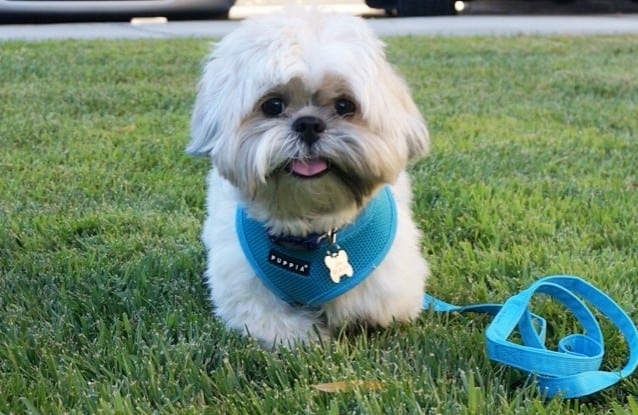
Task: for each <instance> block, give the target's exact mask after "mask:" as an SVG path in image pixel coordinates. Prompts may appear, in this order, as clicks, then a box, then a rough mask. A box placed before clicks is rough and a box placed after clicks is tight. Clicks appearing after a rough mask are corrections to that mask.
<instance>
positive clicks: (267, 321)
mask: <svg viewBox="0 0 638 415" xmlns="http://www.w3.org/2000/svg"><path fill="white" fill-rule="evenodd" d="M255 306H256V304H255V303H253V308H252V309H251V312H250V313H245V314H244V313H241V314H240V313H237V312H236V311H237V310H235V312H234V313H232V314H226V313H224V312H223V311H229V310H219V309H218V310H217V314H218V315H219V317H221V318H222V320H224V322H225V324H226V327H227V328H229V329H232V330H235V331H237V332H239V333H242V334H244V335H247V336H249V337H252V338H254V339H256V340H257V341H258V342H259V344H260V345H262V346H263V347H264V348H266V349H271V348H278V347H289V348H294V347H295V346H296V345H300V344H306V343H312V342H317V341H321V340H324V339H327V338H329V337H330V332H329V330H328V329H327V328H326V325H325V324H323V323H322V322H321V321H320V319H319V318H318V316H317V313H315V312H313V311H310V310H304V309H298V308H294V307H291V306H289V305H288V304H285V305H283V304H279V305H278V306H275V307H260V309H259V310H256V309H255Z"/></svg>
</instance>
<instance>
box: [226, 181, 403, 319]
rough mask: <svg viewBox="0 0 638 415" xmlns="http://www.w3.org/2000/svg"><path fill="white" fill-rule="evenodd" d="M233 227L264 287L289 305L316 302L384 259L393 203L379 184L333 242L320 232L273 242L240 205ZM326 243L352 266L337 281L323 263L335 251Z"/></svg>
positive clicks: (389, 239) (355, 282) (327, 298)
mask: <svg viewBox="0 0 638 415" xmlns="http://www.w3.org/2000/svg"><path fill="white" fill-rule="evenodd" d="M235 227H236V229H237V234H238V236H239V242H240V244H241V247H242V250H243V251H244V255H245V256H246V259H247V260H248V262H249V263H250V265H251V266H252V268H253V270H254V271H255V273H256V274H257V276H258V277H259V278H260V279H261V281H262V282H263V283H264V285H266V287H268V288H269V289H270V290H271V291H272V292H273V293H275V294H276V295H277V296H278V297H279V298H281V299H282V300H284V301H286V302H288V303H290V304H294V305H304V306H308V307H318V306H320V305H321V304H324V303H326V302H328V301H330V300H332V299H333V298H335V297H337V296H339V295H341V294H343V293H345V292H347V291H349V290H351V289H352V288H354V287H355V286H356V285H358V284H359V283H361V282H362V281H363V280H364V279H366V277H368V276H369V275H370V274H371V273H372V271H373V270H374V269H375V268H376V267H377V266H378V265H379V264H380V263H381V261H383V258H385V256H386V254H387V253H388V250H389V249H390V247H391V246H392V242H393V241H394V235H395V233H396V229H397V215H396V205H395V202H394V198H393V196H392V193H391V192H390V189H389V188H388V187H387V186H386V187H384V188H383V189H381V190H380V191H379V192H378V193H377V194H376V195H375V197H374V198H372V200H371V201H370V202H369V203H368V204H367V205H366V207H365V209H363V211H362V212H361V213H360V214H359V216H358V217H357V219H356V220H355V221H354V222H353V223H351V224H349V225H347V226H345V227H343V228H341V229H339V230H338V231H337V232H336V234H335V235H333V237H334V236H336V237H337V239H336V241H330V238H329V237H328V235H325V237H324V236H320V237H319V238H316V239H317V240H319V242H316V243H306V242H303V243H301V242H299V243H296V244H290V243H289V242H290V241H289V240H287V241H286V242H288V243H281V244H278V243H277V242H273V239H274V240H277V238H273V237H272V235H270V234H269V233H268V229H266V228H265V227H264V225H263V224H262V223H260V222H257V221H256V220H254V219H252V218H250V217H248V216H247V215H246V212H245V210H244V209H243V208H242V207H241V206H240V207H238V208H237V214H236V223H235ZM331 242H335V243H336V244H338V248H339V251H343V252H346V253H347V255H348V258H347V260H348V263H349V265H350V266H351V268H352V271H353V272H352V276H340V277H341V278H340V280H339V282H335V281H334V279H333V278H331V275H330V270H329V268H328V266H327V265H326V264H325V259H326V257H329V256H331V255H334V254H335V253H333V252H329V251H330V250H331V249H332V247H331V246H330V245H331ZM290 245H297V246H292V247H291V246H290ZM313 245H316V249H312V246H313ZM309 246H310V249H309ZM335 247H336V245H335ZM321 248H323V249H321ZM336 252H338V251H336ZM342 255H343V254H342Z"/></svg>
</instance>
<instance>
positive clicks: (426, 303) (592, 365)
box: [423, 275, 638, 398]
mask: <svg viewBox="0 0 638 415" xmlns="http://www.w3.org/2000/svg"><path fill="white" fill-rule="evenodd" d="M537 293H538V294H546V295H548V296H551V297H554V298H555V299H556V300H558V301H559V302H561V303H562V304H563V305H564V306H565V307H566V308H567V309H568V310H569V311H570V312H572V313H573V314H574V316H575V317H576V319H577V320H578V322H579V323H580V325H581V326H582V327H583V328H584V334H570V335H567V336H565V337H563V338H562V339H561V340H560V341H559V342H558V350H557V351H553V350H549V349H547V347H546V346H545V334H546V329H547V322H546V321H545V319H543V318H542V317H540V316H537V315H535V314H533V313H531V312H530V310H529V303H530V301H531V299H532V297H533V296H534V294H537ZM582 300H586V301H588V302H589V303H590V304H591V305H592V306H594V307H595V308H596V309H597V310H598V311H599V312H600V313H601V314H603V315H605V316H606V317H607V318H608V319H609V321H611V323H613V324H614V326H615V327H616V328H617V329H618V330H619V331H620V332H621V333H622V334H623V336H624V337H625V340H626V342H627V346H628V348H629V359H628V361H627V363H626V365H625V367H623V368H622V369H620V370H619V371H614V372H609V371H604V370H600V365H601V362H602V359H603V355H604V352H605V350H604V341H603V334H602V331H601V329H600V326H599V324H598V321H597V320H596V318H595V317H594V315H593V314H592V312H591V310H590V309H589V308H588V307H587V306H586V305H585V303H584V302H583V301H582ZM423 309H424V310H430V309H431V310H434V311H437V312H459V313H465V312H475V313H486V314H489V315H492V316H494V319H493V320H492V322H491V323H490V325H489V327H488V328H487V331H486V337H487V354H488V356H489V357H490V359H492V360H495V361H497V362H500V363H503V364H505V365H508V366H513V367H515V368H518V369H520V370H523V371H526V372H529V373H531V374H533V375H535V376H536V378H537V384H538V387H539V390H540V392H541V394H543V395H544V396H546V397H548V398H551V397H553V396H555V395H560V396H562V397H563V398H577V397H581V396H585V395H589V394H592V393H595V392H598V391H600V390H602V389H605V388H607V387H609V386H611V385H614V384H616V383H618V382H619V381H620V380H622V379H624V378H626V377H628V376H629V375H631V374H632V373H633V372H634V370H635V369H636V367H638V331H637V330H636V326H635V325H634V323H633V321H632V320H631V319H630V318H629V316H628V315H627V313H625V312H624V311H623V310H622V309H621V308H620V307H619V306H618V304H616V303H615V302H614V301H613V300H612V299H611V298H609V297H608V296H607V295H606V294H604V293H603V292H602V291H600V290H599V289H598V288H596V287H594V286H593V285H591V284H589V283H588V282H586V281H584V280H582V279H581V278H578V277H573V276H567V275H555V276H551V277H545V278H543V279H541V280H539V281H537V282H535V283H534V284H532V285H531V286H530V287H529V288H527V289H526V290H523V291H521V292H520V293H518V294H517V295H515V296H513V297H510V298H509V299H508V300H507V301H506V302H505V304H477V305H470V306H455V305H452V304H448V303H445V302H443V301H441V300H438V299H436V298H434V297H431V296H429V295H427V294H425V297H424V298H423ZM517 327H518V334H519V335H520V337H521V340H522V344H518V343H514V342H512V341H509V340H508V337H509V336H510V335H511V334H512V332H513V331H514V330H515V329H516V328H517Z"/></svg>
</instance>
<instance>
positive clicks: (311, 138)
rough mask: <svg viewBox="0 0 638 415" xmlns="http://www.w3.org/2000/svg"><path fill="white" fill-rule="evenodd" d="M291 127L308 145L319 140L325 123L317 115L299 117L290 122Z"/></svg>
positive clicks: (324, 128)
mask: <svg viewBox="0 0 638 415" xmlns="http://www.w3.org/2000/svg"><path fill="white" fill-rule="evenodd" d="M292 129H293V130H295V132H296V133H298V134H299V138H300V139H301V140H302V141H303V142H304V143H306V144H308V145H309V146H310V145H312V144H313V143H314V142H315V141H317V140H319V137H320V136H321V133H323V132H324V131H325V130H326V124H325V123H324V122H323V121H322V120H320V119H319V118H317V117H312V116H304V117H299V118H297V119H296V120H295V122H293V123H292Z"/></svg>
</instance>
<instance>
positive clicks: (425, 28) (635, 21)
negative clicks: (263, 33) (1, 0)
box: [0, 14, 638, 40]
mask: <svg viewBox="0 0 638 415" xmlns="http://www.w3.org/2000/svg"><path fill="white" fill-rule="evenodd" d="M368 22H369V24H370V25H371V26H372V28H373V29H374V30H375V32H377V33H378V34H379V35H382V36H392V35H429V36H437V35H442V36H470V35H517V34H538V35H556V34H576V35H587V34H619V33H631V34H638V14H625V15H601V16H483V15H479V16H447V17H419V18H416V17H414V18H370V19H369V20H368ZM238 24H239V21H237V20H228V21H223V20H214V21H174V22H173V21H171V22H163V23H148V24H130V23H125V22H121V23H70V24H38V25H4V26H0V40H9V39H22V40H44V39H161V38H174V37H195V38H208V37H220V36H223V35H224V34H226V33H228V32H229V31H230V30H232V29H233V28H234V27H236V26H237V25H238Z"/></svg>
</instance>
